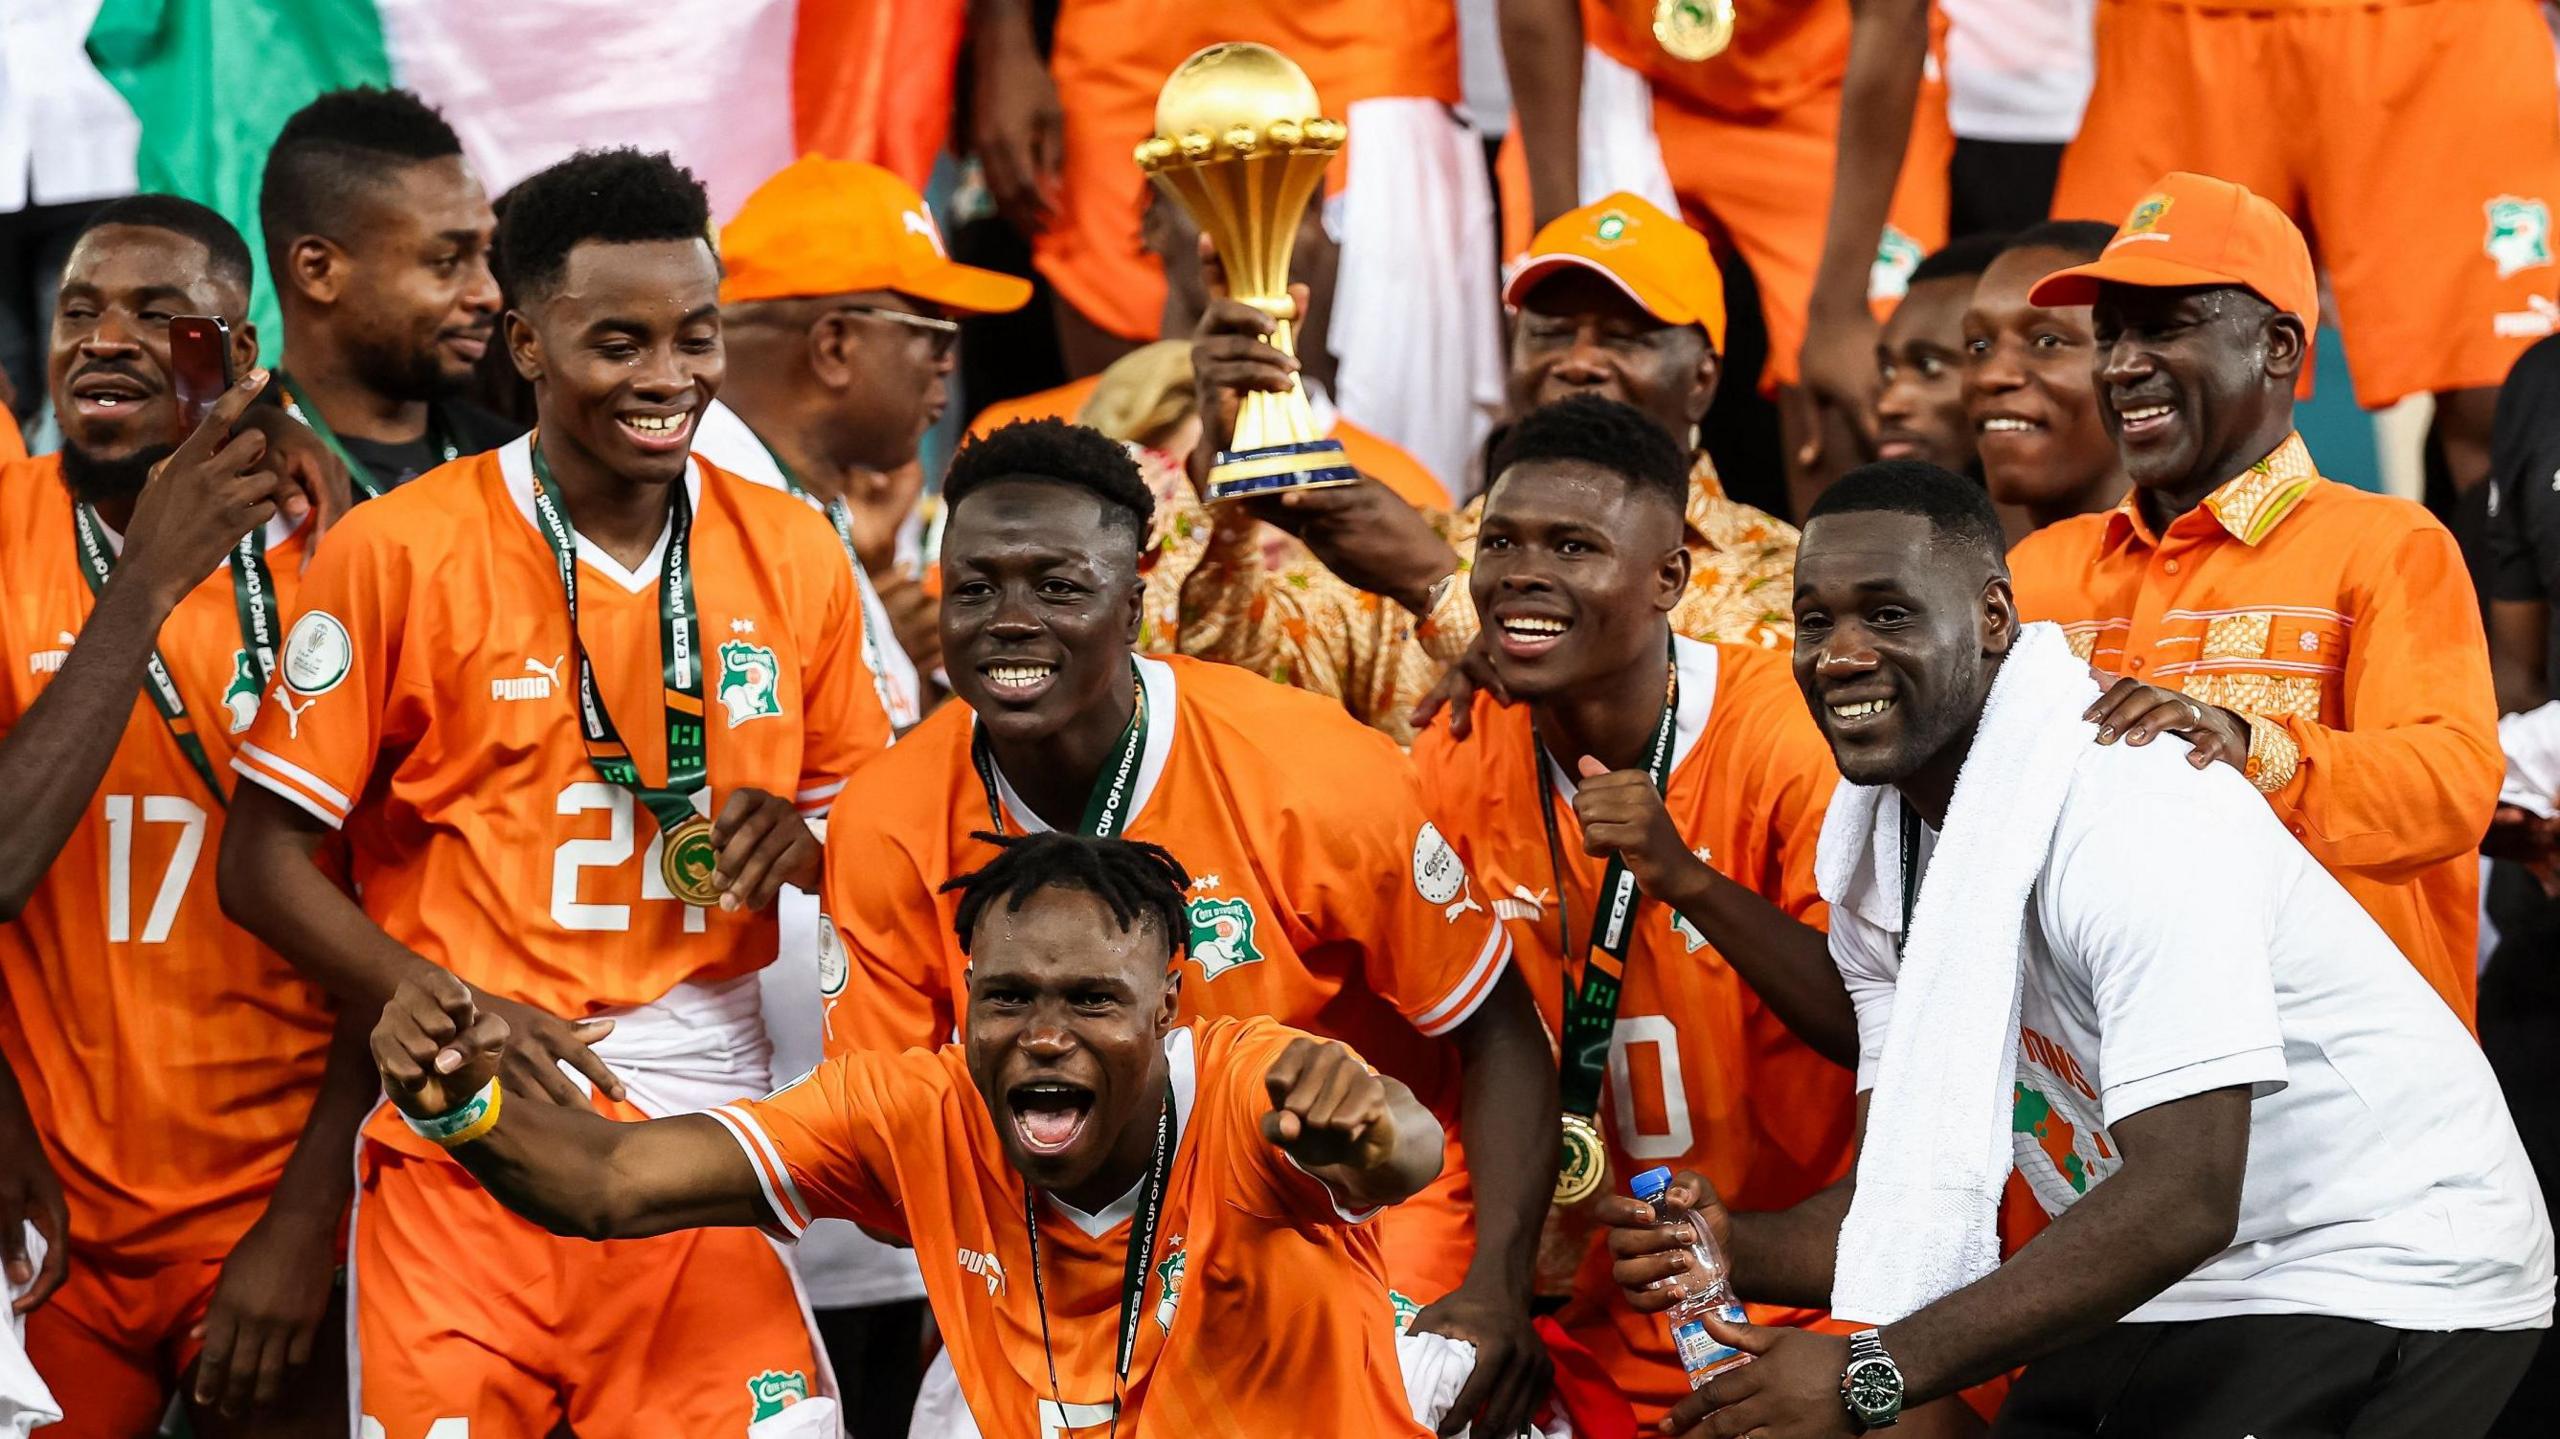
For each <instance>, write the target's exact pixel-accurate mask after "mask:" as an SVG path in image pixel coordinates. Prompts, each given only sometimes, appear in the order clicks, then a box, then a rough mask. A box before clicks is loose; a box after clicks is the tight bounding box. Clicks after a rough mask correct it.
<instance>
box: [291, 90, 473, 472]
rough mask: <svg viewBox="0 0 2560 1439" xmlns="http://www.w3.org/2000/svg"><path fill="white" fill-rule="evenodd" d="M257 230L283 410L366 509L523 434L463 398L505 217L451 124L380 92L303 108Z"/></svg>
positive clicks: (349, 93) (337, 96)
mask: <svg viewBox="0 0 2560 1439" xmlns="http://www.w3.org/2000/svg"><path fill="white" fill-rule="evenodd" d="M258 224H259V227H260V228H261V229H263V230H264V231H265V232H266V245H267V272H268V278H269V279H270V281H271V282H272V283H273V284H274V285H275V289H276V304H277V307H278V308H279V309H280V310H282V311H283V314H284V355H285V358H284V361H283V364H282V365H281V366H280V367H279V370H280V374H279V378H280V379H281V380H282V381H283V390H284V393H285V396H286V401H287V403H288V404H289V405H290V406H291V407H292V409H293V412H294V415H295V416H296V418H298V419H301V420H302V421H304V422H305V423H307V424H309V425H311V426H312V427H313V428H314V429H316V430H318V431H319V432H320V433H321V434H322V435H323V436H324V437H326V438H327V439H328V440H329V441H330V444H331V447H332V448H333V449H335V450H336V451H337V453H338V457H339V459H340V460H342V461H344V462H345V464H346V467H347V473H348V476H349V478H350V479H351V480H353V482H354V484H355V489H356V494H357V497H358V498H365V497H369V496H373V495H379V494H382V493H384V492H386V491H388V490H390V489H392V488H393V487H395V486H397V485H400V484H403V483H405V482H407V481H408V480H410V479H412V478H414V477H415V476H417V475H419V474H421V473H423V472H425V471H427V470H430V469H433V468H435V467H436V466H437V465H441V464H444V463H446V462H447V461H450V460H454V459H458V458H460V457H461V456H464V455H476V454H478V453H480V452H481V451H483V450H488V449H494V448H495V447H497V446H499V445H502V444H504V443H506V442H507V441H509V440H511V439H514V438H515V437H516V436H517V435H518V434H520V433H522V427H520V426H518V425H515V424H512V423H510V422H509V421H507V420H505V419H502V418H500V417H499V416H497V415H494V414H491V413H490V412H488V411H487V410H483V409H481V408H480V407H479V406H477V405H473V404H470V403H467V402H465V401H464V400H462V399H461V398H459V397H460V395H461V394H463V393H464V392H465V391H466V390H467V389H468V388H469V386H470V384H471V378H472V369H473V367H474V366H475V365H477V364H478V363H479V360H480V357H481V355H482V354H483V353H485V352H486V351H487V349H488V347H489V343H490V340H491V338H492V337H493V336H494V335H495V333H496V327H497V319H498V303H499V302H498V282H497V281H496V280H495V279H493V278H492V277H491V275H490V269H489V265H490V251H491V244H492V241H491V234H492V231H493V230H494V228H495V227H496V225H497V219H496V217H495V216H493V215H492V214H491V213H490V211H489V197H488V196H487V195H486V194H484V193H482V191H481V189H480V181H479V179H478V178H477V177H476V176H474V175H473V174H472V173H471V166H470V163H469V162H468V161H466V160H465V159H464V158H463V155H462V142H461V141H460V140H459V139H457V138H456V137H455V136H454V133H453V129H452V127H451V126H449V125H447V124H446V123H445V121H444V117H443V116H442V115H439V114H438V113H436V111H435V110H434V109H432V108H431V107H429V106H428V105H427V104H426V103H425V102H424V101H422V100H420V99H418V98H417V97H416V96H415V95H412V94H410V93H409V92H408V91H406V90H379V89H375V88H373V87H371V86H361V87H358V88H355V89H350V90H332V91H329V92H328V93H326V94H324V95H322V96H320V98H318V99H316V100H314V101H312V102H311V103H310V104H308V105H305V106H303V107H302V108H301V109H300V110H298V111H296V112H294V115H293V117H292V118H291V119H289V120H287V121H285V124H284V129H283V130H282V132H280V133H279V134H278V135H277V136H276V143H275V147H274V148H273V149H271V150H269V151H268V152H267V168H266V174H265V176H264V178H263V179H262V180H261V181H260V183H259V186H258Z"/></svg>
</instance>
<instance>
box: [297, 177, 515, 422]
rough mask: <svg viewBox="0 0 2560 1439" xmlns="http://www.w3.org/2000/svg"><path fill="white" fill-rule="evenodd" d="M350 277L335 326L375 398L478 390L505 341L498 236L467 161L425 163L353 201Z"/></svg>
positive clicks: (334, 310)
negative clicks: (475, 381)
mask: <svg viewBox="0 0 2560 1439" xmlns="http://www.w3.org/2000/svg"><path fill="white" fill-rule="evenodd" d="M350 208H351V210H352V212H353V213H352V216H351V223H350V224H349V225H348V226H347V229H346V232H345V234H344V235H343V236H341V237H340V239H339V244H340V247H341V248H342V249H343V250H345V252H346V256H347V262H348V273H347V278H346V283H345V285H344V287H343V288H342V289H341V290H340V291H339V297H338V302H337V303H336V304H335V305H334V306H332V307H331V309H330V311H329V316H330V318H329V321H328V323H329V324H330V325H331V327H332V328H334V329H336V330H337V331H338V333H339V334H340V336H341V337H342V339H343V340H344V341H345V343H346V345H347V347H348V352H349V354H350V355H351V356H352V357H353V361H354V364H355V365H356V367H357V369H358V370H359V371H360V373H361V377H362V379H363V380H364V382H365V384H366V386H367V387H368V388H371V389H373V390H374V391H376V392H378V393H381V394H385V395H391V396H395V397H397V398H399V399H403V400H428V399H434V398H436V397H437V396H439V395H446V394H451V393H454V392H456V391H459V390H461V389H463V388H465V387H467V386H468V385H469V384H470V383H471V377H472V371H473V367H475V366H477V365H478V364H479V363H480V357H481V356H482V355H483V354H485V353H487V351H488V348H489V342H490V340H491V338H492V337H493V336H494V335H495V334H496V333H497V322H498V282H497V280H496V279H494V278H493V277H492V276H491V275H490V273H489V248H490V240H491V236H492V234H493V233H494V232H495V230H496V227H497V217H496V216H495V215H493V214H491V213H490V210H489V197H488V196H487V195H486V194H484V193H482V191H481V189H480V181H479V180H478V179H477V178H475V177H474V176H473V175H472V173H471V169H470V167H469V166H467V165H465V164H464V163H463V161H462V157H461V156H459V155H455V156H449V157H447V158H445V159H441V160H422V161H419V162H418V163H416V164H413V165H408V166H405V167H403V168H401V169H399V170H396V171H393V172H391V173H390V174H388V175H386V176H384V177H383V178H382V179H381V180H380V181H379V182H377V183H376V184H374V185H371V186H368V187H366V189H365V191H364V192H363V193H361V194H359V195H356V196H353V197H351V198H350Z"/></svg>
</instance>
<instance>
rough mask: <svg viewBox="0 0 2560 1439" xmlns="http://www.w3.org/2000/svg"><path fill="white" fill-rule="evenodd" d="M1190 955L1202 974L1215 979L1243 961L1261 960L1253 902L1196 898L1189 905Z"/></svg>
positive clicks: (1249, 962)
mask: <svg viewBox="0 0 2560 1439" xmlns="http://www.w3.org/2000/svg"><path fill="white" fill-rule="evenodd" d="M1190 916H1191V957H1192V959H1194V960H1196V961H1197V962H1198V963H1199V965H1200V977H1201V978H1203V979H1216V978H1217V977H1218V976H1219V975H1222V974H1224V973H1226V972H1227V971H1228V970H1231V969H1233V968H1235V967H1236V966H1237V965H1240V964H1255V963H1258V962H1260V961H1261V959H1262V950H1261V947H1260V946H1258V945H1256V944H1255V943H1254V942H1253V904H1252V902H1251V901H1249V900H1242V899H1195V900H1193V901H1191V905H1190Z"/></svg>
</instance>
